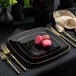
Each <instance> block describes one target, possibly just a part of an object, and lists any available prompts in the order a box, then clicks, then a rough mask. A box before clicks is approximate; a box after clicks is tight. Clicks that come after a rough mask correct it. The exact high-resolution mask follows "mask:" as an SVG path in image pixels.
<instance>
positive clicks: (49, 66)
mask: <svg viewBox="0 0 76 76" xmlns="http://www.w3.org/2000/svg"><path fill="white" fill-rule="evenodd" d="M26 29H27V28H25V27H20V28H17V27H14V28H12V27H10V28H0V42H7V39H8V38H9V37H10V36H11V34H13V32H17V31H23V30H26ZM16 66H17V65H16ZM26 66H27V65H26ZM17 68H18V69H19V70H20V71H21V74H20V75H19V76H51V75H52V76H76V49H75V48H73V47H72V46H71V49H70V51H69V52H68V53H66V54H64V55H62V56H60V57H58V58H56V59H55V60H53V61H49V62H47V63H45V64H43V65H41V66H38V67H36V68H33V69H29V68H28V71H26V72H24V71H23V70H21V69H20V67H18V66H17ZM0 76H17V74H16V73H15V72H14V71H13V70H12V68H11V67H10V66H9V65H8V64H7V63H6V61H4V62H3V61H2V60H0Z"/></svg>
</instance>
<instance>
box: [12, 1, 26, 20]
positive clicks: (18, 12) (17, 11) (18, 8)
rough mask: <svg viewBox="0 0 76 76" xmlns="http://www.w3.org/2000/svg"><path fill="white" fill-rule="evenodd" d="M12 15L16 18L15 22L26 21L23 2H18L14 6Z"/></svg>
mask: <svg viewBox="0 0 76 76" xmlns="http://www.w3.org/2000/svg"><path fill="white" fill-rule="evenodd" d="M11 14H12V16H13V18H14V21H23V20H24V19H25V17H24V13H23V2H22V0H17V4H15V5H13V6H12V9H11Z"/></svg>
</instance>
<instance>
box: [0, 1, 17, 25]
mask: <svg viewBox="0 0 76 76" xmlns="http://www.w3.org/2000/svg"><path fill="white" fill-rule="evenodd" d="M15 3H17V1H16V0H0V7H1V8H2V11H1V13H0V25H5V24H6V25H7V24H10V23H11V22H12V21H13V17H12V16H11V13H10V12H9V11H8V10H7V7H8V6H11V5H14V4H15Z"/></svg>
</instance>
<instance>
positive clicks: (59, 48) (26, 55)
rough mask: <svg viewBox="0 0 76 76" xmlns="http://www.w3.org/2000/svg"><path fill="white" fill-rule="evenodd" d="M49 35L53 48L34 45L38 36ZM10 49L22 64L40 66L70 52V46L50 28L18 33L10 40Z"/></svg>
mask: <svg viewBox="0 0 76 76" xmlns="http://www.w3.org/2000/svg"><path fill="white" fill-rule="evenodd" d="M46 34H47V35H49V36H50V39H51V41H52V46H50V47H49V48H43V47H40V46H36V45H35V44H34V38H35V37H36V36H37V35H46ZM8 48H9V49H10V50H11V52H12V53H13V54H14V55H15V56H16V57H17V58H18V59H19V60H20V61H21V62H22V63H28V64H33V65H38V64H41V63H44V62H47V61H50V60H52V59H55V58H57V57H59V56H61V55H63V54H64V53H66V52H68V50H69V46H68V44H67V43H66V42H65V41H64V40H62V39H61V38H58V37H57V36H56V35H55V34H53V33H52V32H51V31H50V30H49V29H48V28H45V27H40V28H35V29H32V30H28V31H23V32H21V33H18V34H16V35H14V36H12V37H10V38H9V39H8Z"/></svg>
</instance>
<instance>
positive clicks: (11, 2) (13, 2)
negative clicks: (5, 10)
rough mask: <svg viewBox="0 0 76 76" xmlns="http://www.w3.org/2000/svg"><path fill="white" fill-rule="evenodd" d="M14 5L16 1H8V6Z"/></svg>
mask: <svg viewBox="0 0 76 76" xmlns="http://www.w3.org/2000/svg"><path fill="white" fill-rule="evenodd" d="M16 3H17V1H16V0H9V4H10V5H14V4H16Z"/></svg>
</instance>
